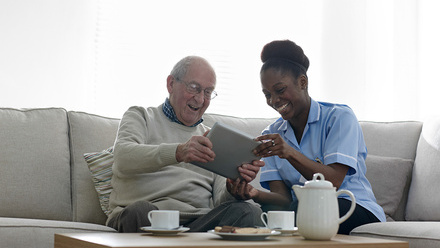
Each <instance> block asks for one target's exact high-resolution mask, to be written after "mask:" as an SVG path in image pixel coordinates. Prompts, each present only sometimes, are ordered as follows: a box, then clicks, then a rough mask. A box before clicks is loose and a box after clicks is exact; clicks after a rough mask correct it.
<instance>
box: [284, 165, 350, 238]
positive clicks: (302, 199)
mask: <svg viewBox="0 0 440 248" xmlns="http://www.w3.org/2000/svg"><path fill="white" fill-rule="evenodd" d="M318 177H319V178H321V180H318ZM292 188H293V191H295V194H296V197H297V198H298V210H297V217H296V218H297V219H296V223H297V226H298V232H299V233H300V234H301V235H302V236H303V237H304V238H306V239H310V240H330V239H331V238H333V237H334V236H335V235H336V233H337V232H338V229H339V224H341V223H342V222H344V221H345V220H347V219H348V217H350V215H351V214H352V213H353V211H354V209H355V207H356V199H355V197H354V195H353V193H351V192H350V191H348V190H339V191H338V192H336V188H335V187H333V184H332V183H331V182H330V181H326V180H325V179H324V175H322V174H321V173H315V174H314V175H313V180H311V181H307V182H306V183H305V185H304V186H299V185H293V187H292ZM343 193H345V194H347V195H349V196H350V198H351V207H350V210H349V211H348V212H347V213H346V214H345V215H344V216H342V217H341V218H339V206H338V201H337V196H339V195H340V194H343Z"/></svg>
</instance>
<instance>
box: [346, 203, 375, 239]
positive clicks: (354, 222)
mask: <svg viewBox="0 0 440 248" xmlns="http://www.w3.org/2000/svg"><path fill="white" fill-rule="evenodd" d="M338 203H339V216H341V217H342V216H344V215H345V213H347V212H348V210H349V209H350V207H351V201H349V200H347V199H343V198H338ZM379 221H380V220H379V219H378V218H377V217H376V216H375V215H374V214H372V213H371V212H370V211H368V210H367V209H366V208H364V207H362V206H361V205H359V204H356V208H355V209H354V212H353V214H352V215H351V216H350V217H349V218H348V219H347V220H346V221H344V222H342V223H341V224H340V225H339V230H338V233H339V234H347V235H348V234H350V232H351V230H353V229H354V228H356V227H358V226H361V225H364V224H368V223H373V222H379Z"/></svg>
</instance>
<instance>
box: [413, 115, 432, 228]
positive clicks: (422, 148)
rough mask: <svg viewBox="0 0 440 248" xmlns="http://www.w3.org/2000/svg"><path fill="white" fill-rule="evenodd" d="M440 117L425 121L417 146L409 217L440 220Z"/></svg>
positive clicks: (415, 219) (414, 219)
mask: <svg viewBox="0 0 440 248" xmlns="http://www.w3.org/2000/svg"><path fill="white" fill-rule="evenodd" d="M439 176H440V118H439V119H433V120H430V121H426V122H425V124H424V126H423V130H422V134H421V136H420V140H419V144H418V147H417V156H416V160H415V163H414V170H413V178H412V182H411V187H410V191H409V195H408V204H407V209H406V220H413V221H418V220H424V221H427V220H431V221H440V208H439V206H440V197H438V190H439V189H440V180H439Z"/></svg>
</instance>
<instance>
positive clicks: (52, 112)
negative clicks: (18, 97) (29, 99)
mask: <svg viewBox="0 0 440 248" xmlns="http://www.w3.org/2000/svg"><path fill="white" fill-rule="evenodd" d="M0 141H1V142H0V188H1V190H0V216H3V217H22V218H36V219H49V220H72V214H71V209H72V205H71V192H70V149H69V137H68V125H67V114H66V110H64V109H62V108H44V109H11V108H1V109H0Z"/></svg>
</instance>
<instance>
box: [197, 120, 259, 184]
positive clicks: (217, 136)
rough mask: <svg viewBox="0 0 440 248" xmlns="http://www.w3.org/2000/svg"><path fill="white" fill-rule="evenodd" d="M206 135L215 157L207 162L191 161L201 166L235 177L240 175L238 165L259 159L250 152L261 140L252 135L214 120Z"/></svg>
mask: <svg viewBox="0 0 440 248" xmlns="http://www.w3.org/2000/svg"><path fill="white" fill-rule="evenodd" d="M207 137H208V138H209V139H210V140H211V142H212V150H213V151H214V153H215V159H214V161H211V162H207V163H201V162H193V163H192V164H194V165H197V166H199V167H201V168H204V169H206V170H209V171H212V172H214V173H216V174H219V175H221V176H224V177H226V178H231V179H237V178H238V177H240V173H239V172H238V167H239V166H240V165H242V164H244V163H250V162H252V161H253V160H259V159H260V157H257V156H255V155H254V154H253V153H252V150H253V149H254V148H255V147H257V146H258V145H259V144H261V142H259V141H255V140H254V137H252V136H251V135H249V134H246V133H244V132H242V131H240V130H238V129H236V128H233V127H231V126H227V125H225V124H223V123H220V122H216V123H215V124H214V126H212V128H211V131H209V133H208V135H207Z"/></svg>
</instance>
